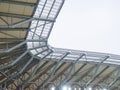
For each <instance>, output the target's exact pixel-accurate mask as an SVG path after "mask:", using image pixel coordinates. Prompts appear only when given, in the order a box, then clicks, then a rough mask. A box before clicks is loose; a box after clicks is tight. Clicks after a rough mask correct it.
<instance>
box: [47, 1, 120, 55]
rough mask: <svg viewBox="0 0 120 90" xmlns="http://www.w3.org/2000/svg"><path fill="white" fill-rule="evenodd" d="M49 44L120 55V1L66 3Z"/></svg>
mask: <svg viewBox="0 0 120 90" xmlns="http://www.w3.org/2000/svg"><path fill="white" fill-rule="evenodd" d="M49 44H50V45H51V46H53V47H59V48H68V49H78V50H86V51H96V52H105V53H113V54H119V55H120V0H66V1H65V4H64V6H63V8H62V10H61V12H60V14H59V15H58V18H57V20H56V22H55V25H54V27H53V30H52V32H51V35H50V38H49Z"/></svg>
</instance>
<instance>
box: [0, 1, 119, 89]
mask: <svg viewBox="0 0 120 90" xmlns="http://www.w3.org/2000/svg"><path fill="white" fill-rule="evenodd" d="M63 4H64V0H1V1H0V88H2V89H3V88H7V89H8V90H16V89H25V90H39V89H43V88H44V89H46V90H48V88H49V86H50V85H51V84H52V85H55V86H56V87H57V88H60V86H62V85H65V84H68V85H71V86H74V87H76V88H77V87H89V86H90V87H92V88H98V89H99V88H102V89H103V88H108V89H110V90H119V89H120V87H119V86H120V69H119V68H120V56H119V55H114V54H108V53H98V52H90V51H80V50H70V49H62V48H55V47H51V46H49V43H48V38H49V35H50V32H51V30H52V28H53V25H54V23H55V21H56V18H57V16H58V14H59V12H60V10H61V8H62V6H63ZM63 9H64V8H63Z"/></svg>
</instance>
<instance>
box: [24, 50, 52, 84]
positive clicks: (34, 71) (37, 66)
mask: <svg viewBox="0 0 120 90" xmlns="http://www.w3.org/2000/svg"><path fill="white" fill-rule="evenodd" d="M52 52H53V51H51V50H50V51H49V52H48V53H47V54H46V55H45V56H44V57H42V58H40V60H39V62H38V63H37V65H36V67H35V68H34V70H33V72H32V73H31V74H30V76H29V77H28V78H27V79H26V80H25V81H24V82H23V84H26V83H27V82H28V81H30V80H31V79H32V77H33V76H34V75H35V74H36V72H37V71H38V69H39V65H40V63H41V60H43V59H44V58H46V57H47V56H48V55H49V54H51V53H52Z"/></svg>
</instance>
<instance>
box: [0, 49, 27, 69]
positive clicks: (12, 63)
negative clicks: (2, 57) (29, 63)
mask: <svg viewBox="0 0 120 90" xmlns="http://www.w3.org/2000/svg"><path fill="white" fill-rule="evenodd" d="M27 53H28V51H25V52H24V53H23V54H21V55H20V56H19V57H18V58H17V59H16V60H15V61H13V62H11V63H9V64H8V65H6V66H3V67H0V70H5V69H7V68H9V67H12V66H14V65H15V64H16V63H18V62H19V61H20V60H21V58H23V57H24V56H25V55H26V54H27Z"/></svg>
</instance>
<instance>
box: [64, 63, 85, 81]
mask: <svg viewBox="0 0 120 90" xmlns="http://www.w3.org/2000/svg"><path fill="white" fill-rule="evenodd" d="M86 65H87V64H86V63H85V64H83V65H82V66H81V67H80V68H79V69H78V70H77V71H76V72H75V73H73V74H72V75H71V76H70V77H69V78H68V80H67V81H66V82H69V81H70V80H71V79H72V78H73V77H74V76H75V75H76V74H77V73H79V72H80V71H81V70H82V69H83V68H84V67H85V66H86Z"/></svg>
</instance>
